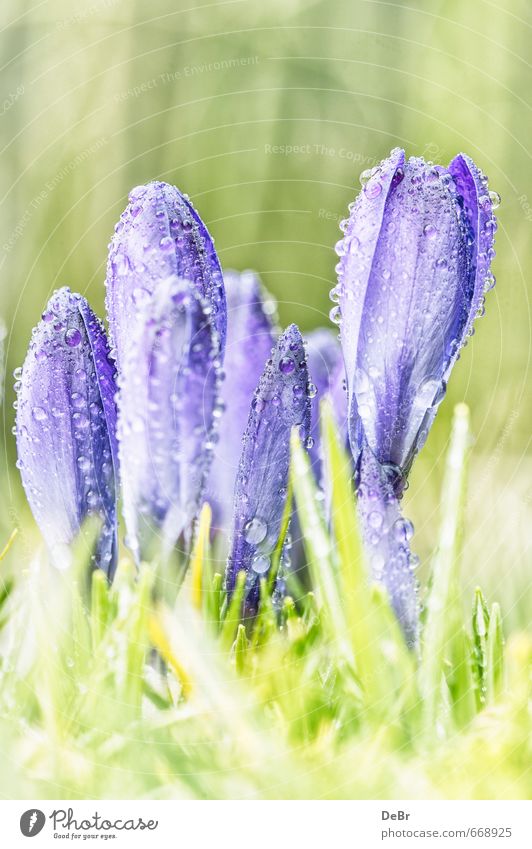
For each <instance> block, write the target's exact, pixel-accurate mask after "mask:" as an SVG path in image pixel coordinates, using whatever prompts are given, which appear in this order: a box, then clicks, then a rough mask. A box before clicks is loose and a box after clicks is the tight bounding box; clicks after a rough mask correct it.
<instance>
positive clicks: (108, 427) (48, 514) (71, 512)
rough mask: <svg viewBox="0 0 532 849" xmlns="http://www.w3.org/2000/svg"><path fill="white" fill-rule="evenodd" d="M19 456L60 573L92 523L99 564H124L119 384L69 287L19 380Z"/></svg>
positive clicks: (39, 332)
mask: <svg viewBox="0 0 532 849" xmlns="http://www.w3.org/2000/svg"><path fill="white" fill-rule="evenodd" d="M16 389H17V391H18V409H17V426H16V434H17V450H18V467H19V468H20V473H21V476H22V483H23V485H24V489H25V491H26V495H27V498H28V501H29V504H30V507H31V509H32V512H33V515H34V516H35V520H36V522H37V524H38V525H39V528H40V530H41V533H42V535H43V536H44V538H45V541H46V543H47V545H48V548H49V549H50V551H51V554H52V556H53V559H54V561H55V562H56V564H57V565H58V566H60V567H65V566H67V565H68V563H69V560H70V558H69V552H68V546H69V544H70V543H71V542H72V541H73V540H74V538H75V537H76V535H77V534H78V533H79V531H80V528H81V525H82V523H83V521H84V519H85V518H86V517H87V516H89V515H97V516H99V517H100V518H101V520H102V523H103V525H102V531H101V536H100V540H99V543H98V548H97V552H96V555H95V563H96V565H97V566H100V567H101V568H102V569H103V570H104V571H106V572H107V574H108V575H109V576H112V574H113V571H114V568H115V564H116V470H117V451H116V437H115V430H116V411H115V404H114V396H115V393H116V385H115V379H114V369H113V367H112V365H111V364H110V361H109V349H108V346H107V340H106V338H105V331H104V329H103V327H102V325H101V323H100V321H99V320H98V319H97V318H96V316H95V315H94V313H93V312H92V310H91V309H90V307H89V305H88V304H87V302H86V300H85V299H84V298H82V297H81V295H76V294H73V293H72V292H71V291H70V290H69V289H66V288H65V289H60V290H59V291H57V292H55V293H54V295H53V296H52V298H51V299H50V301H49V303H48V306H47V308H46V310H45V312H44V313H43V318H42V321H41V322H40V323H39V324H38V325H37V327H36V328H35V330H34V331H33V336H32V340H31V343H30V347H29V351H28V354H27V356H26V360H25V362H24V366H23V368H22V373H21V377H20V381H18V382H17V385H16Z"/></svg>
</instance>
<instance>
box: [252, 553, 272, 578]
mask: <svg viewBox="0 0 532 849" xmlns="http://www.w3.org/2000/svg"><path fill="white" fill-rule="evenodd" d="M251 568H252V569H253V571H254V572H256V574H257V575H264V573H265V572H267V571H268V569H269V568H270V558H269V557H266V556H265V555H263V554H258V555H257V557H254V558H253V560H252V561H251Z"/></svg>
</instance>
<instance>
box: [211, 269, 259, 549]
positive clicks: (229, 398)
mask: <svg viewBox="0 0 532 849" xmlns="http://www.w3.org/2000/svg"><path fill="white" fill-rule="evenodd" d="M225 287H226V295H227V342H226V350H225V359H224V371H225V380H224V382H223V384H222V389H221V398H222V404H223V406H224V407H225V412H224V413H223V415H222V417H221V421H220V429H219V432H218V441H217V443H216V448H215V451H214V458H213V462H212V466H211V471H210V475H209V480H208V484H207V488H206V492H205V498H206V500H207V501H209V503H210V504H211V506H212V508H213V525H212V526H213V528H215V529H216V530H221V531H225V533H229V532H230V527H229V526H230V522H231V516H232V510H233V498H234V491H235V480H236V474H237V471H238V464H239V461H240V454H241V452H242V438H243V436H244V431H245V429H246V425H247V421H248V416H249V408H250V405H251V401H252V398H253V393H254V392H255V389H256V388H257V384H258V382H259V378H260V376H261V374H262V370H263V368H264V363H265V362H266V360H267V359H268V357H269V356H270V354H271V350H272V347H273V346H274V345H275V336H274V329H273V315H272V313H274V312H275V304H274V302H273V301H272V299H271V298H270V297H269V296H268V294H267V293H266V291H265V290H264V289H263V287H262V284H261V282H260V280H259V278H258V277H257V276H256V275H255V274H253V272H249V271H247V272H244V273H243V274H238V273H236V272H228V273H226V274H225Z"/></svg>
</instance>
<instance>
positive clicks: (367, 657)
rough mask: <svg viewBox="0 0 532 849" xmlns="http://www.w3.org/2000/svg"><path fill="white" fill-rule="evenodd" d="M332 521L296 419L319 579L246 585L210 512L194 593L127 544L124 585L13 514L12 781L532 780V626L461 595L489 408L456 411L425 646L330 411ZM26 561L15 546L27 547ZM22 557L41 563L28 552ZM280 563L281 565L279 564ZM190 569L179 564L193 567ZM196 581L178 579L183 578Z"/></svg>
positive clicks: (99, 785)
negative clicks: (477, 456)
mask: <svg viewBox="0 0 532 849" xmlns="http://www.w3.org/2000/svg"><path fill="white" fill-rule="evenodd" d="M323 441H324V451H325V462H326V468H327V474H328V479H329V485H330V493H331V494H330V515H331V521H330V523H328V522H327V521H326V519H325V515H324V512H323V500H322V499H320V498H319V497H318V498H316V496H317V494H318V493H317V490H316V485H315V482H314V480H313V477H312V474H311V472H310V469H309V467H308V463H307V459H306V455H305V453H304V452H303V450H302V448H301V446H300V445H299V443H298V441H297V438H296V437H295V436H294V438H293V450H292V475H291V480H292V485H291V491H292V493H293V497H294V499H295V503H296V505H297V509H298V512H299V517H300V523H301V528H302V535H303V541H304V545H305V549H306V555H307V559H308V563H309V570H310V576H311V584H312V590H311V591H303V590H302V589H301V587H300V586H299V584H297V583H296V582H295V581H293V582H292V583H291V582H290V580H289V581H288V585H289V592H290V593H291V594H289V595H288V596H287V597H286V598H285V599H284V601H283V602H282V604H281V606H280V609H279V608H278V607H274V605H273V604H272V601H271V596H270V589H271V586H269V585H268V583H267V581H266V580H263V584H262V592H261V605H260V610H259V614H258V618H257V620H256V621H255V623H254V625H253V627H252V623H250V622H247V621H242V620H241V615H240V609H241V601H242V591H243V584H242V583H241V582H239V583H238V585H237V590H236V592H235V594H234V596H233V598H232V600H231V601H230V602H229V603H227V600H226V598H225V594H224V591H223V589H222V576H221V573H220V571H219V570H220V561H219V560H217V559H216V557H215V556H214V554H213V552H212V550H211V547H210V543H209V520H210V510H209V508H208V506H207V505H206V506H205V507H204V509H203V511H202V514H201V517H200V520H199V523H198V529H197V533H196V541H195V545H194V548H193V551H192V553H191V555H190V562H189V564H188V569H187V571H186V575H185V579H184V581H183V583H182V584H181V588H180V590H179V592H178V593H177V594H176V593H175V592H173V593H172V592H168V580H169V576H168V572H166V573H164V575H163V576H161V573H160V570H158V568H157V565H156V564H151V565H149V564H144V565H143V566H142V568H141V570H140V571H139V572H138V573H136V572H135V570H134V567H133V565H132V563H131V562H130V560H129V559H128V557H127V556H126V555H124V557H123V558H122V560H121V562H120V564H119V568H118V572H117V576H116V579H115V581H114V583H113V585H112V586H108V585H107V583H106V581H105V578H104V576H103V575H102V574H101V573H100V572H95V573H94V574H93V575H92V576H91V578H90V580H89V579H88V578H87V575H88V572H87V551H88V545H87V534H88V535H89V539H90V534H91V529H90V528H89V529H87V532H86V534H85V536H84V537H83V538H82V539H80V541H79V543H78V546H77V550H76V557H75V562H76V567H75V568H74V569H73V570H72V571H71V572H69V573H58V572H56V571H53V570H52V569H51V568H49V566H48V565H47V563H46V561H45V559H43V558H42V557H39V556H38V555H37V553H36V552H35V553H32V552H27V554H26V553H24V552H23V551H22V550H21V547H19V550H18V552H17V547H18V546H19V543H20V539H17V536H16V534H14V535H13V536H12V537H11V539H10V541H9V543H8V545H7V546H6V549H7V548H9V546H10V550H9V551H6V550H4V552H2V555H0V556H1V557H3V558H4V560H3V562H1V563H0V570H1V571H0V576H1V581H0V628H1V630H0V658H1V659H0V746H1V749H2V752H3V767H2V770H1V772H0V794H1V795H2V796H4V797H11V798H21V797H29V798H145V797H150V798H170V797H171V798H176V797H177V798H290V799H297V798H382V799H385V798H405V799H406V798H441V797H443V798H462V799H464V798H512V799H513V798H528V797H529V796H530V793H531V791H532V775H531V768H530V764H531V763H532V758H531V755H532V751H531V742H530V741H531V739H532V737H531V735H530V730H531V724H530V712H529V711H530V708H529V697H530V660H531V658H532V640H531V638H530V635H527V634H525V633H522V632H519V631H516V632H514V633H511V634H508V635H506V638H505V636H504V635H503V631H502V625H501V611H500V609H499V606H498V605H497V604H493V605H492V606H491V608H489V609H488V607H487V605H486V603H485V601H484V598H483V596H482V593H481V591H480V590H477V591H476V592H475V594H474V597H473V599H472V600H471V604H470V605H469V606H468V607H467V606H466V607H465V608H464V607H463V606H462V596H463V593H462V592H461V591H460V589H459V585H460V575H459V570H460V556H461V539H462V526H463V516H464V493H465V487H466V477H467V461H468V454H469V451H470V432H469V414H468V411H467V408H465V407H464V405H460V406H459V407H458V408H457V409H456V411H455V415H454V420H453V426H452V434H451V441H450V448H449V451H448V457H447V463H446V471H445V480H444V487H443V493H442V499H441V509H442V515H441V529H440V535H439V541H438V545H437V548H436V550H435V552H434V554H433V557H432V568H431V579H430V582H429V583H430V587H429V589H428V591H427V592H426V593H425V592H424V593H423V595H424V611H423V616H424V626H423V637H422V641H421V645H420V647H419V651H418V652H414V653H412V652H409V651H408V650H407V648H406V646H405V643H404V641H403V638H402V635H401V632H400V629H399V627H398V625H397V622H396V621H395V618H394V616H393V614H392V612H391V609H390V607H389V605H388V602H387V599H386V597H385V595H384V594H383V591H382V590H381V588H380V587H377V586H374V585H372V584H371V582H370V581H369V578H368V575H367V574H366V571H365V564H364V559H363V557H362V553H361V552H362V548H361V544H360V539H359V533H358V527H357V522H356V511H355V503H354V496H353V493H352V485H351V477H350V471H349V463H348V461H347V457H346V455H345V453H344V450H343V448H342V446H341V445H340V443H339V441H338V438H337V434H336V432H335V428H334V425H333V423H332V417H331V416H330V414H329V412H328V410H327V408H324V411H323ZM8 561H9V563H10V565H8ZM21 561H22V562H21ZM270 583H271V582H270ZM176 584H177V582H176ZM175 595H177V597H176V598H173V596H175Z"/></svg>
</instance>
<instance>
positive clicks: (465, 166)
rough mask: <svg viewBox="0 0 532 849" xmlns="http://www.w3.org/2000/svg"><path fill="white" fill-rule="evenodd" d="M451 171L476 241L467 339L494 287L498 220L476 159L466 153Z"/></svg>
mask: <svg viewBox="0 0 532 849" xmlns="http://www.w3.org/2000/svg"><path fill="white" fill-rule="evenodd" d="M448 170H449V173H450V174H451V175H452V177H453V179H454V182H455V186H456V191H457V193H458V195H459V196H460V197H462V199H463V210H464V214H465V216H466V217H467V220H468V223H469V226H470V228H471V231H472V234H473V239H474V241H473V243H472V244H471V245H469V250H470V263H471V268H472V274H473V288H472V293H471V299H470V307H469V314H468V317H467V322H466V326H465V327H464V335H463V338H464V339H465V338H466V337H467V336H468V335H469V334H470V333H471V329H472V326H473V322H474V320H475V318H476V317H477V315H478V314H479V313H482V311H483V306H484V298H485V295H486V294H487V292H488V291H489V290H490V289H492V288H493V286H494V285H495V278H494V277H493V275H492V273H491V271H490V265H491V261H492V259H493V257H494V256H495V251H494V249H493V243H494V240H495V231H496V229H497V221H496V218H495V215H494V211H493V202H492V197H491V196H490V192H489V187H488V180H487V177H485V175H484V174H482V172H481V171H480V170H479V169H478V168H477V166H476V165H475V163H474V162H473V160H472V159H471V158H470V157H469V156H467V155H466V154H465V153H460V154H458V156H456V157H455V158H454V159H453V160H452V162H451V163H450V165H449V169H448ZM453 362H454V361H453Z"/></svg>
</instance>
